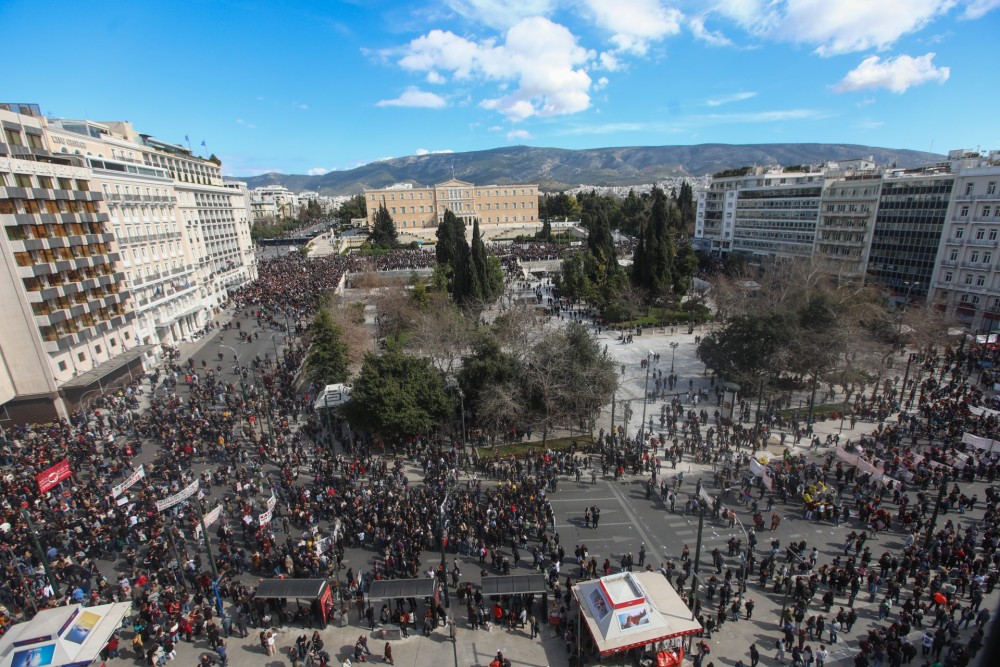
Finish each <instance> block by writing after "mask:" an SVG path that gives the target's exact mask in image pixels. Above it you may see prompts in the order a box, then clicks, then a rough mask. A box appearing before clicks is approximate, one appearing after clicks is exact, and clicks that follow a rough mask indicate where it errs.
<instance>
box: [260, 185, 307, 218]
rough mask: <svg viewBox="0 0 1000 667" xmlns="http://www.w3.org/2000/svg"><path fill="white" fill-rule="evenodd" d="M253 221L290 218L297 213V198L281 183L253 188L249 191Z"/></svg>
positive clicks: (296, 215) (295, 216)
mask: <svg viewBox="0 0 1000 667" xmlns="http://www.w3.org/2000/svg"><path fill="white" fill-rule="evenodd" d="M250 195H251V201H252V212H253V216H254V218H253V221H254V222H270V221H272V220H291V219H293V218H297V217H298V215H299V198H298V195H296V194H295V193H294V192H291V191H289V190H288V189H287V188H285V187H284V186H283V185H269V186H267V187H261V188H254V189H253V191H252V192H251V193H250Z"/></svg>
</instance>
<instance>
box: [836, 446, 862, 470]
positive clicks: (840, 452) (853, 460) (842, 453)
mask: <svg viewBox="0 0 1000 667" xmlns="http://www.w3.org/2000/svg"><path fill="white" fill-rule="evenodd" d="M837 458H838V459H840V460H841V461H846V462H847V463H850V464H851V465H852V466H856V465H858V455H857V454H851V453H849V452H848V451H847V450H846V449H844V448H843V447H837Z"/></svg>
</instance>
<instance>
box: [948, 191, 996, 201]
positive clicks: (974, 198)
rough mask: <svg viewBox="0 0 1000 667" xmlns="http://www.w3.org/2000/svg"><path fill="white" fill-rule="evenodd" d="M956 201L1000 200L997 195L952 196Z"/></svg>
mask: <svg viewBox="0 0 1000 667" xmlns="http://www.w3.org/2000/svg"><path fill="white" fill-rule="evenodd" d="M953 196H954V198H955V200H956V201H978V200H980V199H1000V195H998V194H995V193H993V194H979V195H976V194H972V195H961V194H959V195H953Z"/></svg>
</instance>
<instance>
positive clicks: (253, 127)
mask: <svg viewBox="0 0 1000 667" xmlns="http://www.w3.org/2000/svg"><path fill="white" fill-rule="evenodd" d="M236 124H237V125H242V126H243V127H245V128H247V129H248V130H256V129H257V126H256V125H254V124H253V123H248V122H246V121H245V120H243V119H242V118H237V119H236Z"/></svg>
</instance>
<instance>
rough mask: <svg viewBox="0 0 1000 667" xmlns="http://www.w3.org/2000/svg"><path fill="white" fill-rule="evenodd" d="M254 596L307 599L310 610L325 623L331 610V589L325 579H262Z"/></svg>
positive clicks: (278, 598) (264, 598) (275, 598)
mask: <svg viewBox="0 0 1000 667" xmlns="http://www.w3.org/2000/svg"><path fill="white" fill-rule="evenodd" d="M254 597H255V598H256V599H259V600H309V606H310V611H311V613H312V615H313V617H314V618H315V619H316V620H321V621H322V622H323V624H324V625H325V624H326V623H327V621H328V620H329V619H330V616H331V614H332V612H333V589H331V588H330V583H329V582H328V581H327V580H326V579H264V580H263V581H261V582H260V584H258V586H257V591H256V592H255V593H254Z"/></svg>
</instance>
